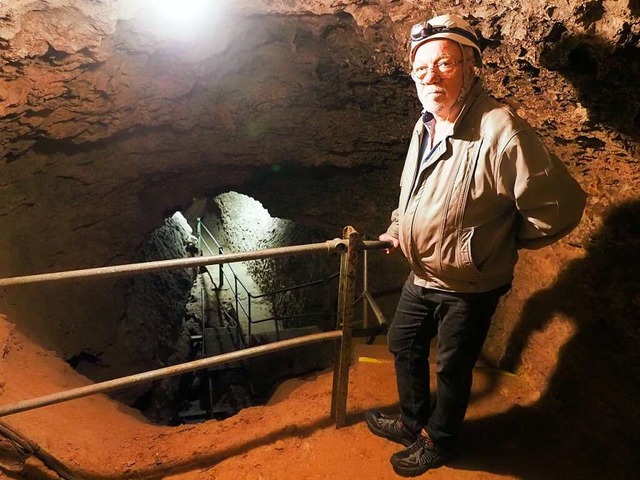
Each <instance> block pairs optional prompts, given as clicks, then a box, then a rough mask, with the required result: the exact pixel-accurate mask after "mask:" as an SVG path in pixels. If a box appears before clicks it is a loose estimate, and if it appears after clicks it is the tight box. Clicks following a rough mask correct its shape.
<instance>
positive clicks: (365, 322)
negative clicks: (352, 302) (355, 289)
mask: <svg viewBox="0 0 640 480" xmlns="http://www.w3.org/2000/svg"><path fill="white" fill-rule="evenodd" d="M368 253H369V252H368V251H367V250H365V251H364V252H363V253H362V292H363V293H364V292H366V291H368V289H369V265H368V263H369V258H368ZM362 326H363V327H364V328H368V327H369V302H368V301H367V299H366V296H365V295H363V296H362Z"/></svg>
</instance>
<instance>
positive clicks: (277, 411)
mask: <svg viewBox="0 0 640 480" xmlns="http://www.w3.org/2000/svg"><path fill="white" fill-rule="evenodd" d="M0 355H1V359H0V404H3V405H6V404H10V403H13V402H17V401H20V400H25V399H29V398H33V397H37V396H41V395H46V394H50V393H54V392H58V391H62V390H65V389H70V388H75V387H79V386H82V385H87V384H89V383H90V382H89V381H88V380H87V379H86V378H84V377H82V376H80V375H78V374H77V373H76V372H75V371H74V370H73V369H71V368H70V367H69V366H68V365H67V364H66V363H65V362H64V361H63V360H61V359H60V358H59V357H58V356H57V355H55V354H54V353H52V352H49V351H45V350H43V349H41V348H40V347H38V346H37V345H34V344H33V343H32V342H31V341H29V340H28V339H27V338H25V337H24V336H23V335H22V334H20V333H19V332H18V331H17V330H16V329H15V328H14V327H13V326H12V324H10V323H9V322H7V321H6V320H4V319H3V318H2V317H0ZM522 383H523V382H521V381H520V379H519V377H516V376H513V375H508V374H505V373H503V372H499V371H496V370H492V369H489V368H482V367H478V368H476V372H475V380H474V391H473V398H472V402H471V405H470V408H469V412H468V415H467V421H466V423H465V435H464V440H463V442H462V445H461V447H460V450H459V453H458V457H457V458H456V459H454V460H452V461H451V463H450V464H449V465H447V466H444V467H441V468H439V469H436V470H432V471H429V472H427V473H426V474H425V475H424V476H423V477H424V478H429V479H434V480H437V479H474V480H477V479H515V478H525V479H556V478H557V479H561V478H562V479H567V478H582V477H581V475H579V474H578V476H576V475H573V476H572V475H571V474H570V473H569V474H568V475H567V474H566V473H567V472H573V473H574V474H575V472H576V471H580V469H578V470H575V467H574V466H572V462H571V458H575V455H573V453H575V452H574V451H573V449H572V448H570V447H569V448H567V449H564V450H563V448H560V449H559V450H558V448H557V447H555V446H554V445H553V442H549V441H546V440H544V441H541V442H540V443H538V441H537V440H536V441H534V442H532V441H530V439H531V438H540V437H541V435H543V434H539V433H537V432H545V431H547V430H548V429H546V428H544V426H543V425H545V424H546V423H548V422H552V420H550V419H549V418H545V417H544V416H541V415H537V414H536V413H535V408H532V407H531V404H534V403H535V401H536V400H537V399H538V397H539V394H535V393H527V392H526V389H525V388H524V387H523V385H522ZM331 388H332V372H330V371H327V372H322V373H320V374H318V375H316V376H313V377H312V378H311V377H310V378H306V379H295V380H289V381H287V382H285V383H283V384H282V385H281V386H280V387H279V388H278V389H277V391H276V393H275V394H274V396H273V397H272V399H271V401H270V402H269V404H268V405H265V406H259V407H252V408H248V409H245V410H242V411H241V412H240V413H239V414H238V415H236V416H234V417H232V418H229V419H227V420H224V421H214V420H212V421H208V422H204V423H201V424H196V425H183V426H178V427H163V426H155V425H151V424H150V423H148V422H147V421H146V420H145V419H144V418H142V417H141V415H140V414H139V413H138V412H137V411H136V410H133V409H130V408H128V407H125V406H123V405H122V404H119V403H117V402H115V401H113V400H111V399H109V398H108V397H107V396H104V395H95V396H92V397H86V398H82V399H76V400H73V401H70V402H66V403H61V404H58V405H52V406H48V407H45V408H41V409H38V410H33V411H28V412H23V413H18V414H14V415H9V416H6V417H3V418H2V419H0V420H2V421H3V422H4V423H5V424H6V425H8V426H10V427H11V428H12V429H14V430H16V431H18V432H19V433H20V434H21V435H22V436H24V437H25V438H27V439H29V440H31V441H32V442H35V443H37V444H38V445H39V446H40V447H41V448H42V449H43V450H45V451H46V452H48V453H50V454H51V455H53V456H55V457H56V458H57V459H59V460H60V461H61V462H62V463H64V464H65V465H67V466H68V467H69V468H70V469H71V470H72V471H73V473H74V474H75V475H76V476H77V477H78V478H83V479H100V480H107V479H130V478H131V479H157V478H166V479H185V480H186V479H194V480H195V479H255V480H268V479H284V480H288V479H291V480H293V479H367V480H373V479H393V478H400V477H397V476H396V475H395V474H394V472H393V470H392V468H391V466H390V464H389V457H390V456H391V455H392V454H393V453H394V452H395V451H397V450H398V449H399V448H398V446H397V445H396V444H394V443H391V442H389V441H386V440H384V439H381V438H378V437H375V436H373V435H371V434H370V433H369V432H368V430H367V428H366V426H365V425H364V423H363V421H362V420H363V414H364V412H365V411H366V410H367V409H370V408H382V409H385V410H386V411H389V412H392V411H394V410H396V409H397V393H396V388H395V379H394V373H393V364H392V362H391V358H390V355H389V354H388V352H387V351H386V347H385V346H384V345H372V346H367V345H358V346H357V348H356V350H355V352H354V362H353V367H352V369H351V372H350V382H349V396H348V417H347V426H346V427H344V428H341V429H336V428H335V425H334V424H333V423H332V421H331V420H330V418H329V410H330V399H331ZM512 427H513V428H512ZM554 431H557V429H555V430H554ZM532 445H533V446H534V448H531V446H532ZM564 446H565V447H566V445H564ZM566 455H570V456H569V457H567V456H566ZM582 463H584V462H582ZM0 471H1V472H2V473H0V478H31V479H56V478H59V477H58V476H57V475H55V474H54V473H53V472H52V471H51V470H49V469H48V468H46V467H45V466H44V465H43V464H42V463H40V462H39V461H38V460H37V459H36V458H35V457H33V456H31V457H29V458H27V459H26V461H25V459H24V458H21V457H20V456H19V455H17V454H16V451H15V449H14V448H13V446H12V444H11V443H9V442H7V441H5V440H3V439H1V438H0ZM600 478H601V477H600Z"/></svg>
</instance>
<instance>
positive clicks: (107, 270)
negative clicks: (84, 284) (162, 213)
mask: <svg viewBox="0 0 640 480" xmlns="http://www.w3.org/2000/svg"><path fill="white" fill-rule="evenodd" d="M346 248H347V247H346V244H345V242H344V240H342V239H335V240H327V241H326V242H321V243H310V244H307V245H297V246H292V247H277V248H269V249H266V250H255V251H251V252H240V253H226V254H223V255H217V256H215V257H190V258H177V259H173V260H158V261H155V262H143V263H131V264H128V265H114V266H111V267H98V268H87V269H83V270H70V271H66V272H54V273H41V274H38V275H26V276H20V277H10V278H0V287H8V286H12V285H25V284H30V283H44V282H57V281H60V280H70V279H78V278H96V277H118V276H125V275H131V274H140V273H151V272H160V271H163V270H181V269H184V268H193V267H202V266H205V265H219V264H221V263H232V262H243V261H245V260H258V259H262V258H275V257H283V256H286V255H300V254H306V253H310V252H327V253H333V252H343V251H345V250H346Z"/></svg>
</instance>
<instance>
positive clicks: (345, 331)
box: [331, 227, 362, 428]
mask: <svg viewBox="0 0 640 480" xmlns="http://www.w3.org/2000/svg"><path fill="white" fill-rule="evenodd" d="M344 238H345V239H346V240H347V241H348V244H347V245H348V246H347V252H346V253H343V254H342V258H341V262H340V286H339V298H338V322H342V341H341V342H340V350H339V351H338V352H336V357H337V358H336V363H335V366H334V370H333V388H332V391H331V417H332V418H333V419H334V420H335V422H336V428H340V427H343V426H344V425H345V422H346V413H347V394H348V388H349V367H350V364H351V337H352V331H351V330H352V328H353V314H354V300H355V293H356V278H357V274H358V272H357V266H358V251H359V248H361V247H362V245H361V244H362V241H361V238H360V235H359V234H358V232H356V231H355V230H354V229H353V227H346V228H345V229H344Z"/></svg>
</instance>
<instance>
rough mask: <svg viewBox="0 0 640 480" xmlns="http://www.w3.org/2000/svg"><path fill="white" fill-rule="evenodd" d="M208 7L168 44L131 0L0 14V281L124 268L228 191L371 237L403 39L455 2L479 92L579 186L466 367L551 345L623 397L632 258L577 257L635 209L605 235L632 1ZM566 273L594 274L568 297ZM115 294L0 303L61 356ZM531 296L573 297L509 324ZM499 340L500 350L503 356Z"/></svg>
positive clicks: (626, 122)
mask: <svg viewBox="0 0 640 480" xmlns="http://www.w3.org/2000/svg"><path fill="white" fill-rule="evenodd" d="M220 4H221V5H223V4H224V5H225V6H226V10H225V11H224V12H221V13H220V14H219V16H217V17H214V16H212V17H211V18H206V19H204V18H203V20H205V23H206V24H205V25H204V28H203V29H202V30H198V29H197V28H195V26H193V28H192V31H190V32H188V33H189V34H188V35H186V36H184V37H183V38H176V37H168V36H165V35H164V31H163V30H164V29H163V28H162V27H159V26H157V25H154V24H153V22H152V18H151V16H149V15H147V14H148V13H149V12H148V11H145V10H144V8H148V6H147V7H144V5H143V2H141V1H140V2H136V1H124V0H121V1H113V0H112V1H107V0H94V1H89V0H84V1H71V0H49V1H45V0H41V1H26V0H15V1H10V0H5V1H2V2H0V52H1V58H0V128H1V129H2V132H3V135H2V136H1V138H0V152H1V160H0V169H1V170H0V172H1V175H0V231H2V232H3V235H2V236H0V249H1V250H2V252H3V255H2V256H0V275H1V276H3V277H9V276H15V275H25V274H31V273H42V272H49V271H59V270H66V269H76V268H85V267H93V266H103V265H114V264H120V263H126V262H129V261H132V260H134V259H135V252H136V250H137V248H138V247H139V245H140V244H141V243H142V242H143V241H144V239H145V238H146V237H147V236H148V235H149V233H150V232H152V231H153V230H154V229H156V228H157V227H159V226H160V225H162V223H163V221H164V219H165V218H166V217H167V216H169V215H170V214H171V213H173V211H175V210H176V209H181V208H184V209H186V208H188V206H189V205H190V204H191V202H192V199H193V198H194V197H199V198H206V197H213V196H214V195H216V194H217V193H220V192H225V191H229V190H236V191H239V192H241V193H246V194H249V195H251V196H252V197H254V198H256V199H257V200H259V201H260V202H261V203H262V204H263V205H264V206H265V207H266V208H267V209H268V210H269V211H270V212H271V213H272V215H274V216H277V217H281V218H287V219H291V220H293V221H295V222H297V223H300V224H304V225H308V226H310V227H314V228H316V229H319V230H320V231H323V232H326V234H327V238H333V237H335V236H339V235H340V231H341V229H342V227H343V226H345V225H347V224H351V225H353V226H355V227H356V228H357V229H358V230H359V231H361V232H362V233H368V234H370V235H373V236H375V235H377V234H378V233H379V232H381V231H383V230H384V229H385V228H386V224H387V221H388V216H389V213H390V212H391V210H392V209H393V207H394V204H395V202H396V201H397V199H396V196H397V194H398V186H397V179H398V178H399V173H400V168H401V164H402V159H403V156H404V151H405V148H406V145H407V142H408V139H409V132H410V128H411V126H412V125H413V122H414V121H415V117H416V115H417V114H418V112H419V105H418V102H417V98H416V96H415V93H414V91H413V85H412V82H411V80H410V77H409V75H408V63H407V54H406V32H407V31H408V29H409V27H410V26H411V25H412V24H413V23H415V22H417V21H420V20H423V19H425V18H428V17H430V16H432V14H434V13H435V12H438V13H442V12H445V11H449V12H458V13H461V14H463V15H464V16H466V17H467V18H468V19H469V20H470V21H471V23H472V24H473V25H474V26H475V27H476V28H477V29H478V31H479V32H480V33H481V36H482V44H483V47H484V60H485V66H486V67H485V69H484V71H483V75H484V79H485V83H486V84H487V86H488V88H489V90H490V91H491V92H493V94H494V95H495V96H496V97H497V98H498V99H500V100H502V101H504V102H506V103H508V104H509V105H511V106H512V107H513V108H514V109H516V110H517V112H518V113H519V114H520V115H521V116H523V117H524V118H526V119H527V120H528V121H529V122H530V123H531V124H532V125H533V126H534V127H535V128H536V129H537V130H538V131H539V132H540V134H541V136H542V137H543V139H544V140H545V142H546V144H547V145H548V146H549V148H550V149H551V150H553V151H554V152H555V153H557V154H558V155H559V156H560V157H561V158H562V159H563V161H564V162H565V164H566V165H567V166H568V168H569V169H570V170H571V171H572V172H573V174H574V175H575V176H576V178H577V179H578V180H579V182H580V183H581V184H582V186H583V187H584V188H585V190H587V192H588V193H589V201H588V207H587V211H586V214H585V217H584V219H583V222H582V224H581V225H580V227H579V228H578V229H577V230H576V231H575V232H574V233H573V234H571V235H570V236H569V237H568V238H567V239H565V240H564V241H562V242H561V243H560V244H558V245H555V246H553V247H549V248H547V249H544V250H542V251H540V252H523V253H522V258H521V262H520V264H519V266H518V270H517V278H516V282H515V284H514V288H513V290H512V292H511V293H510V294H509V295H508V296H507V298H505V301H504V302H503V304H502V305H501V308H500V310H499V312H498V315H497V317H496V321H495V322H494V326H493V329H492V332H491V335H490V338H489V341H488V344H487V348H486V351H485V355H486V357H487V359H488V360H491V361H494V362H503V363H504V364H505V365H506V366H508V367H509V368H513V369H516V368H521V369H524V371H525V372H526V373H527V375H528V378H530V381H531V383H532V385H533V386H534V387H535V388H539V389H540V390H542V389H543V388H544V386H545V385H546V383H547V382H548V380H549V377H550V376H552V375H553V372H554V371H555V369H556V368H557V366H558V363H559V362H560V363H562V364H563V365H564V364H566V363H567V361H562V362H561V360H562V359H563V358H567V357H566V356H567V355H568V358H584V357H585V355H586V354H584V355H583V353H580V354H579V355H578V353H576V352H577V351H578V350H580V352H591V354H592V355H594V356H598V358H604V359H606V362H604V366H603V367H602V368H603V369H604V371H605V372H613V371H615V369H616V368H617V367H616V366H617V365H618V363H624V362H622V360H620V359H625V360H626V362H627V368H629V369H630V372H631V373H632V375H630V376H629V377H628V378H627V380H626V382H627V383H624V382H623V383H622V384H621V385H623V384H624V385H625V386H626V387H627V390H629V391H636V390H634V389H636V388H637V387H638V385H637V378H638V377H639V376H640V366H639V365H638V358H639V356H638V354H637V352H636V351H635V350H636V349H635V348H634V345H635V343H634V340H633V339H634V338H635V337H633V335H631V334H630V333H629V332H637V328H638V327H637V320H636V316H635V314H634V310H633V306H634V305H637V302H638V288H637V281H636V280H633V278H634V277H633V276H632V275H631V274H630V273H628V272H629V271H630V272H634V271H637V270H638V267H640V266H639V265H638V260H637V256H636V255H630V256H629V257H628V258H626V257H623V256H621V255H613V256H612V257H611V262H612V265H609V266H608V269H605V272H608V273H609V274H610V275H611V277H610V278H609V277H607V278H602V277H601V276H600V273H598V275H595V273H596V272H602V265H601V263H602V262H605V263H606V260H607V256H606V255H605V254H604V253H602V252H601V251H600V250H598V252H600V253H598V254H595V255H594V254H593V253H592V251H591V250H589V245H591V243H592V242H593V239H598V238H602V236H603V235H604V236H605V237H607V238H608V236H609V233H607V232H609V231H611V230H612V229H613V231H617V230H616V229H620V228H622V229H627V230H628V231H631V232H637V230H634V228H635V227H633V225H637V222H638V218H637V216H635V215H634V214H629V215H623V216H622V218H624V219H625V220H624V221H626V222H631V225H632V226H631V227H625V225H624V223H623V222H622V221H621V220H619V218H620V216H619V215H616V212H617V211H618V210H619V209H620V208H623V209H624V208H625V206H629V205H631V206H633V205H635V203H634V202H635V201H636V200H637V198H638V194H637V192H638V187H639V186H640V179H639V176H640V174H639V173H638V172H639V169H638V155H639V154H638V145H639V141H640V133H639V132H640V90H638V89H637V88H636V85H637V84H638V79H639V77H640V65H639V63H640V55H639V49H640V19H639V14H640V4H639V3H638V1H637V0H628V1H615V0H591V1H587V2H583V1H576V0H555V1H550V2H542V1H536V0H533V1H527V2H518V1H511V2H492V1H487V0H485V1H477V2H468V3H462V2H459V1H457V0H456V1H447V0H443V1H437V2H429V3H428V4H426V3H425V2H420V1H408V0H407V1H402V0H395V1H394V0H378V1H376V0H371V1H367V2H361V1H355V0H353V1H349V0H339V1H328V0H299V1H279V0H262V1H248V0H247V1H237V2H220ZM145 12H146V13H145ZM632 211H635V210H633V209H632ZM610 218H614V219H617V220H614V221H613V226H612V224H611V221H609V220H608V219H610ZM629 229H630V230H629ZM627 230H625V231H627ZM625 238H628V241H627V242H626V243H625V244H624V245H629V244H630V243H633V240H634V239H637V236H635V237H634V236H631V237H625ZM616 245H618V246H617V247H615V248H614V247H612V248H614V251H626V250H625V248H626V247H625V246H624V245H622V246H620V244H619V243H618V244H616ZM622 258H625V260H624V261H623V260H622ZM575 265H581V266H584V267H580V268H574V266H575ZM373 268H374V272H375V275H373V276H372V277H373V278H372V284H373V285H372V290H374V291H375V290H379V291H382V290H384V291H388V290H393V289H394V288H396V289H397V288H398V287H399V285H400V283H401V281H402V277H403V276H404V274H405V273H406V266H405V264H404V262H403V260H402V258H400V257H399V256H396V257H395V258H383V256H378V257H376V258H375V259H374V267H373ZM583 268H586V270H587V271H589V272H593V274H594V276H592V277H588V279H591V280H593V281H590V282H587V283H586V284H585V285H586V286H585V287H573V286H572V285H581V284H582V282H583V280H584V270H583ZM567 272H571V275H569V274H568V273H567ZM624 272H627V273H624ZM568 275H569V276H568ZM625 275H627V276H625ZM596 279H597V281H596ZM616 281H621V282H622V283H623V284H624V288H620V289H618V288H615V287H613V286H611V285H612V282H616ZM634 282H635V283H634ZM603 284H604V285H606V286H607V288H606V289H605V291H606V292H607V294H608V295H607V296H603V295H602V291H603V290H602V285H603ZM122 285H123V284H122V283H119V282H117V281H108V280H100V281H90V282H82V283H77V282H76V283H65V284H62V283H61V284H55V285H49V286H34V287H29V288H26V287H20V288H17V287H16V288H6V289H4V290H3V291H1V292H0V311H1V312H2V313H5V314H8V316H9V318H10V319H11V320H12V321H14V322H16V323H17V324H18V325H19V326H20V328H22V329H23V330H25V331H27V332H28V333H29V334H30V335H32V336H33V337H34V338H36V339H37V340H39V341H40V342H42V343H43V344H44V345H45V346H48V347H50V348H55V349H56V350H58V351H60V352H61V353H62V354H63V355H64V356H65V357H71V356H73V355H75V354H77V353H78V352H80V351H83V350H87V349H88V350H90V351H101V349H104V347H105V345H106V344H108V343H109V342H110V341H112V340H113V337H112V330H111V326H112V325H113V324H114V322H116V320H117V319H118V318H121V317H122V315H123V312H124V308H125V304H126V301H125V299H126V289H124V288H122ZM548 291H552V292H555V293H554V295H555V296H558V295H560V294H558V293H557V292H561V293H563V294H565V295H564V296H563V295H560V297H562V298H565V297H569V298H574V297H575V298H579V299H580V300H579V301H580V302H582V301H584V302H585V305H589V306H590V307H589V308H586V307H585V308H581V309H578V310H576V308H571V307H570V306H567V304H557V305H556V308H554V309H551V310H549V311H548V312H547V314H546V316H545V317H544V318H545V320H544V321H541V320H538V321H533V320H531V321H528V320H527V319H530V318H539V317H536V316H535V315H533V316H531V315H530V314H529V312H531V308H532V307H531V305H536V303H535V302H536V298H538V297H536V295H539V294H540V293H539V292H548ZM555 296H554V298H556V297H555ZM560 297H558V298H560ZM583 298H584V299H585V300H582V299H583ZM577 301H578V300H576V302H577ZM531 302H533V303H531ZM610 305H616V308H615V309H613V310H612V309H611V308H609V307H610ZM601 312H606V313H601ZM524 324H527V325H529V327H527V328H524V327H522V325H524ZM594 325H601V326H602V325H605V326H611V328H605V327H603V331H600V330H598V329H597V328H595V327H594ZM590 335H593V336H590ZM585 337H588V338H592V340H590V341H589V342H586V343H584V342H580V345H581V346H580V347H579V348H578V349H574V348H573V347H572V346H573V345H575V342H576V341H577V340H576V339H583V338H585ZM596 338H602V339H603V342H602V343H599V342H598V341H597V340H595V339H596ZM514 339H516V340H517V339H520V340H517V341H516V340H514ZM522 339H524V340H522ZM572 342H573V343H572ZM509 344H515V345H520V346H519V347H518V348H517V349H515V351H509V352H506V353H505V350H506V346H507V345H509ZM567 345H568V346H567ZM601 349H604V351H601ZM614 350H616V354H615V355H613V354H612V352H613V351H614ZM563 356H564V357H563ZM586 356H587V357H588V355H586ZM610 359H618V360H616V361H613V360H610ZM165 361H166V358H158V359H157V362H158V363H163V362H165ZM563 371H564V372H567V370H561V373H562V372H563ZM567 376H568V377H570V376H571V375H570V374H567ZM556 378H557V377H556ZM583 386H584V387H585V389H586V390H589V388H592V386H593V385H592V384H591V383H589V384H588V385H583Z"/></svg>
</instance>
